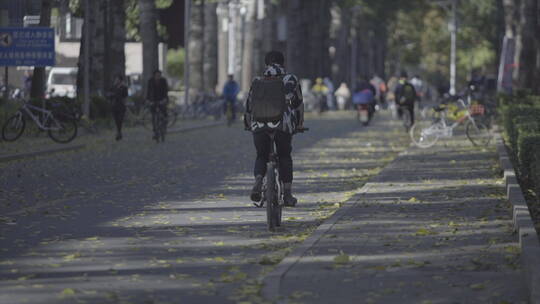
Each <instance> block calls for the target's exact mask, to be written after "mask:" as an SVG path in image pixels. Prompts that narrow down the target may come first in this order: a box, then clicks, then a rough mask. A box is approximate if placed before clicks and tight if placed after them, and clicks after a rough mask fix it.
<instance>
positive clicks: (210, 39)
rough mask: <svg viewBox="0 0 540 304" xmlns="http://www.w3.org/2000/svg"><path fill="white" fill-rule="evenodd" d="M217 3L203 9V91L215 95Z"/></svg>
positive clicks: (207, 5)
mask: <svg viewBox="0 0 540 304" xmlns="http://www.w3.org/2000/svg"><path fill="white" fill-rule="evenodd" d="M216 9H217V3H216V2H210V3H206V5H205V8H204V63H203V75H204V91H205V92H209V93H215V92H216V89H217V78H218V48H217V39H218V37H217V36H218V23H217V22H218V20H217V14H216Z"/></svg>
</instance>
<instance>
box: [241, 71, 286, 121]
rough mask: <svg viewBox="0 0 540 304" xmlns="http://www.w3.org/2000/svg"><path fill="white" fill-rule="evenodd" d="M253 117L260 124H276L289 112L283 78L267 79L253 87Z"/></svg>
mask: <svg viewBox="0 0 540 304" xmlns="http://www.w3.org/2000/svg"><path fill="white" fill-rule="evenodd" d="M250 108H251V116H252V117H253V120H254V121H258V122H276V121H278V120H281V119H282V118H283V113H285V111H286V110H287V99H286V97H285V85H284V84H283V78H282V77H280V76H277V77H265V78H262V79H258V80H255V81H254V82H253V85H252V86H251V102H250Z"/></svg>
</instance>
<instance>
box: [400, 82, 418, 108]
mask: <svg viewBox="0 0 540 304" xmlns="http://www.w3.org/2000/svg"><path fill="white" fill-rule="evenodd" d="M401 99H402V100H400V102H399V103H400V104H412V103H414V101H415V100H416V90H415V89H414V86H413V85H412V84H410V83H405V84H404V85H403V87H402V89H401Z"/></svg>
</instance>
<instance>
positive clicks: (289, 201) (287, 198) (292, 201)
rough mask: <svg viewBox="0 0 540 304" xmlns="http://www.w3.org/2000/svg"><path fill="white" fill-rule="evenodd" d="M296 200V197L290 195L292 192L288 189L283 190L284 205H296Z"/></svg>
mask: <svg viewBox="0 0 540 304" xmlns="http://www.w3.org/2000/svg"><path fill="white" fill-rule="evenodd" d="M297 202H298V200H297V199H296V197H294V196H292V193H291V192H290V191H285V193H283V203H284V204H285V206H287V207H294V206H296V203H297Z"/></svg>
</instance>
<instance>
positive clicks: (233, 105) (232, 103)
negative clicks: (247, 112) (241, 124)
mask: <svg viewBox="0 0 540 304" xmlns="http://www.w3.org/2000/svg"><path fill="white" fill-rule="evenodd" d="M229 106H230V107H231V111H232V119H233V120H236V99H234V98H233V99H229V98H227V99H225V103H224V104H223V113H224V114H225V115H227V107H229Z"/></svg>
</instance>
